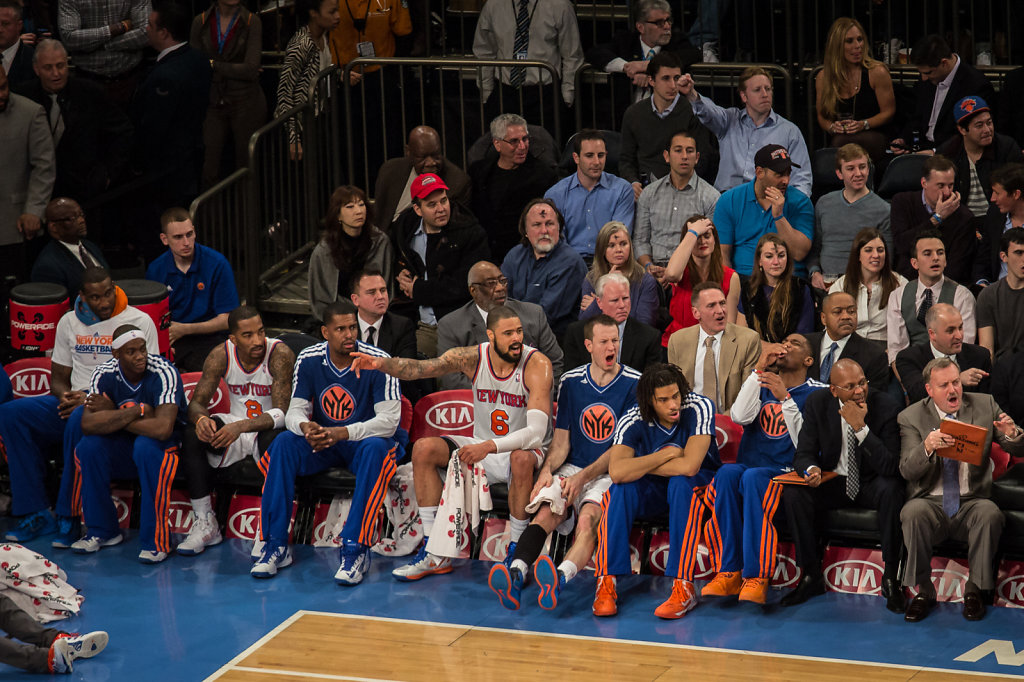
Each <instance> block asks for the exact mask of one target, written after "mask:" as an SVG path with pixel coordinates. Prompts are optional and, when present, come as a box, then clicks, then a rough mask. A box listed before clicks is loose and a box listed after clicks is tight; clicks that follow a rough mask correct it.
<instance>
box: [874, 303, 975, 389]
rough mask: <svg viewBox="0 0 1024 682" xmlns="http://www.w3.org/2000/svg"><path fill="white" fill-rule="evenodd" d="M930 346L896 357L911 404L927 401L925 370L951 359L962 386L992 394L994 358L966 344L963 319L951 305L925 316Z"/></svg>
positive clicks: (938, 305)
mask: <svg viewBox="0 0 1024 682" xmlns="http://www.w3.org/2000/svg"><path fill="white" fill-rule="evenodd" d="M924 322H925V325H927V327H928V342H927V343H916V344H914V345H913V346H910V347H909V348H905V349H904V350H901V351H900V353H899V355H897V356H896V363H895V365H894V366H895V369H896V374H897V376H898V377H899V380H900V383H901V384H903V390H904V391H906V392H907V397H908V398H910V402H911V403H916V402H917V401H918V400H924V399H925V398H926V397H927V393H926V392H925V386H924V378H923V377H922V376H921V372H922V371H923V370H924V366H925V365H927V364H928V363H929V362H931V361H932V360H934V359H935V358H949V359H950V360H954V361H955V362H956V364H957V365H959V366H960V368H961V370H962V371H961V372H960V384H961V385H963V386H966V387H967V389H968V390H970V391H973V392H975V393H991V392H992V391H991V389H990V387H989V386H990V382H989V374H990V373H991V372H992V356H991V355H990V354H989V352H988V350H986V349H985V348H983V347H981V346H977V345H975V344H973V343H964V318H963V317H961V316H960V311H959V310H957V309H956V308H954V307H953V306H951V305H949V304H948V303H936V304H935V305H933V306H932V307H931V308H930V309H929V310H928V314H927V315H925V319H924Z"/></svg>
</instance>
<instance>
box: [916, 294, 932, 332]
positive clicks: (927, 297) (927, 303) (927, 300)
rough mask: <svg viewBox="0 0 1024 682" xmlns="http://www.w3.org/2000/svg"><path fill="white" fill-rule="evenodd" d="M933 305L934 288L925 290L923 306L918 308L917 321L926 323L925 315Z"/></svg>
mask: <svg viewBox="0 0 1024 682" xmlns="http://www.w3.org/2000/svg"><path fill="white" fill-rule="evenodd" d="M931 307H932V290H931V289H925V290H924V300H923V301H921V307H920V308H918V309H917V321H918V322H920V323H921V324H924V318H925V315H927V314H928V309H929V308H931Z"/></svg>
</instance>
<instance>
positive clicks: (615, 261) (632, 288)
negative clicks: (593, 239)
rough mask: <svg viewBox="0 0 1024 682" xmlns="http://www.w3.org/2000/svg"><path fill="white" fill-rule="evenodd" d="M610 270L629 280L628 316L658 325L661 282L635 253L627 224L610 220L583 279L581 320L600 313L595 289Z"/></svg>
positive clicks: (598, 234)
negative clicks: (640, 261) (641, 262)
mask: <svg viewBox="0 0 1024 682" xmlns="http://www.w3.org/2000/svg"><path fill="white" fill-rule="evenodd" d="M609 272H618V273H621V274H622V275H623V276H624V277H625V278H626V279H627V280H629V301H630V310H629V316H630V317H632V318H633V319H635V320H637V321H638V322H643V323H644V324H647V325H651V326H652V327H653V326H656V325H657V324H658V321H657V320H658V283H657V282H656V281H654V277H652V276H651V273H649V272H645V271H644V269H643V267H642V266H641V265H640V263H638V262H637V261H636V258H634V256H633V244H632V242H631V241H630V239H629V228H628V227H626V225H625V224H624V223H620V222H614V221H613V222H610V223H607V224H606V225H605V226H604V227H602V228H601V231H600V232H598V233H597V248H596V249H595V251H594V262H593V264H592V265H591V266H590V270H589V271H588V272H587V276H586V278H585V279H584V280H583V291H582V299H581V301H580V311H581V312H580V319H581V320H586V319H589V318H591V317H593V316H594V315H597V314H598V313H599V312H601V309H600V307H599V306H598V304H597V296H595V293H594V290H595V289H596V287H597V280H599V279H601V278H602V277H603V276H605V275H607V274H608V273H609Z"/></svg>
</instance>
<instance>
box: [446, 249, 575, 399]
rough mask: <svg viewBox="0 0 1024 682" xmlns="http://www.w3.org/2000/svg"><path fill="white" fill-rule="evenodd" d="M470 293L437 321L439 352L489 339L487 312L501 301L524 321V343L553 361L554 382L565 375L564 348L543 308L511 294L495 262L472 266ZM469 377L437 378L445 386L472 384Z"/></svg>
mask: <svg viewBox="0 0 1024 682" xmlns="http://www.w3.org/2000/svg"><path fill="white" fill-rule="evenodd" d="M468 280H469V295H470V296H472V297H473V300H472V301H470V302H469V303H467V304H466V305H464V306H462V307H461V308H456V309H455V310H453V311H452V312H450V313H448V314H447V315H445V316H444V317H442V318H441V319H440V320H438V323H437V354H438V356H441V355H444V353H445V351H447V350H451V349H452V348H463V347H465V346H475V345H478V344H481V343H483V342H485V341H487V313H489V312H491V310H492V309H493V308H495V307H497V306H499V305H503V306H507V307H508V308H511V309H512V311H513V312H514V313H515V314H516V315H518V316H519V321H520V322H522V323H523V343H525V344H526V345H528V346H533V347H534V348H536V349H537V350H539V351H540V352H541V353H543V354H544V355H545V356H547V358H548V360H550V361H551V371H552V377H553V379H554V385H556V386H557V385H558V379H559V377H561V376H562V368H563V367H564V366H565V365H564V363H563V361H562V349H561V347H559V345H558V341H557V340H556V339H555V335H554V333H553V332H552V331H551V327H550V326H549V325H548V318H547V316H546V315H545V314H544V309H543V308H541V307H540V306H539V305H537V304H536V303H527V302H526V301H517V300H515V299H514V298H509V297H508V280H507V279H506V278H505V276H504V275H502V274H501V270H499V269H498V266H497V265H495V264H494V263H489V262H487V261H480V262H479V263H476V264H475V265H473V267H471V268H470V269H469V278H468ZM471 386H472V383H471V382H470V380H469V377H467V376H464V375H462V374H446V375H444V376H443V377H440V378H439V379H438V387H439V388H441V389H442V390H447V389H454V388H470V387H471Z"/></svg>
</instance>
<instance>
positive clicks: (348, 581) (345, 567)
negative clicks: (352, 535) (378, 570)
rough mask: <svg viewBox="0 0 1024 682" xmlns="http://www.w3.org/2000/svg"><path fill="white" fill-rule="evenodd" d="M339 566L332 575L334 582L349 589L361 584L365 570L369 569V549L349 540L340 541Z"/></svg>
mask: <svg viewBox="0 0 1024 682" xmlns="http://www.w3.org/2000/svg"><path fill="white" fill-rule="evenodd" d="M338 554H339V556H340V558H341V566H339V567H338V572H337V573H335V574H334V582H336V583H338V584H339V585H345V586H348V587H351V586H352V585H358V584H359V583H361V582H363V576H364V575H366V570H367V569H368V568H370V548H369V547H367V546H366V545H361V544H359V543H358V542H353V541H351V540H342V541H341V549H340V550H338Z"/></svg>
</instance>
